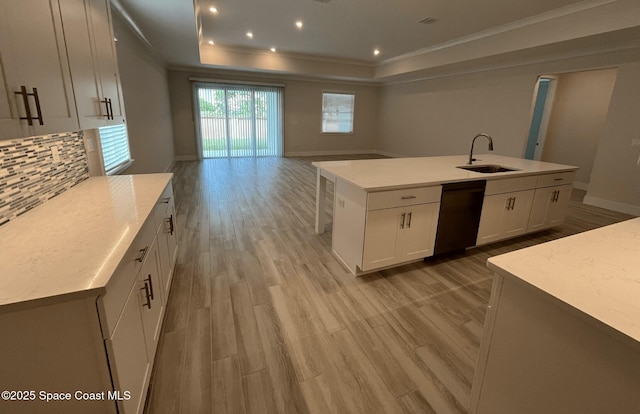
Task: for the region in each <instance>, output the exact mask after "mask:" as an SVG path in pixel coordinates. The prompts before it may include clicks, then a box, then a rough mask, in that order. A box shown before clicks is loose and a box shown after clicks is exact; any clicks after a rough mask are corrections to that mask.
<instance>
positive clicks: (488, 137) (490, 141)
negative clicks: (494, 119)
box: [467, 134, 493, 165]
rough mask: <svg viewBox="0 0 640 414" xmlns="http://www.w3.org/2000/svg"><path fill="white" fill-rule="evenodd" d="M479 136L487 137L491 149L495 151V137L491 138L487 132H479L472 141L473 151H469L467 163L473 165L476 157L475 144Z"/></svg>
mask: <svg viewBox="0 0 640 414" xmlns="http://www.w3.org/2000/svg"><path fill="white" fill-rule="evenodd" d="M478 137H485V138H487V139H488V140H489V151H493V139H491V137H490V136H489V135H487V134H478V135H476V136H475V137H473V141H471V152H469V162H468V163H467V164H469V165H471V163H472V162H473V161H475V160H476V159H475V158H473V144H475V143H476V138H478Z"/></svg>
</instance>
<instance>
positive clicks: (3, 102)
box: [0, 0, 80, 139]
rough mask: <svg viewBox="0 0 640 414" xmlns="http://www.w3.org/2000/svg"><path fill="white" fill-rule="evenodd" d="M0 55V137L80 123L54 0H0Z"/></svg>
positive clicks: (64, 128)
mask: <svg viewBox="0 0 640 414" xmlns="http://www.w3.org/2000/svg"><path fill="white" fill-rule="evenodd" d="M0 60H1V61H2V71H3V72H2V77H3V79H2V81H3V87H2V90H1V92H2V98H1V99H0V117H1V118H0V139H7V138H17V137H21V136H29V135H44V134H49V133H55V132H65V131H77V130H78V129H80V128H79V124H78V118H77V114H76V102H75V99H74V95H73V87H72V83H71V74H70V72H69V64H68V55H67V47H66V44H65V37H64V32H63V22H62V18H61V12H60V2H59V1H58V0H21V1H19V2H16V1H11V2H7V1H3V2H1V3H0ZM16 92H19V93H16ZM20 118H29V119H20Z"/></svg>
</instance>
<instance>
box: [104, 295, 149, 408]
mask: <svg viewBox="0 0 640 414" xmlns="http://www.w3.org/2000/svg"><path fill="white" fill-rule="evenodd" d="M138 296H139V295H138V290H137V289H132V290H131V292H130V295H129V297H128V299H127V301H126V303H125V306H124V310H123V311H122V315H121V316H120V320H119V322H118V325H117V327H116V329H115V331H114V332H113V335H112V336H111V338H109V339H107V340H106V341H105V345H106V349H107V354H108V355H109V364H110V365H111V367H112V377H113V378H112V381H113V388H114V390H118V391H121V392H124V391H129V393H130V395H129V397H130V398H129V399H128V400H126V399H125V400H123V401H118V402H117V404H118V410H119V411H120V412H122V413H141V412H142V409H143V408H144V401H145V395H146V390H147V386H148V384H149V377H150V375H151V367H152V364H151V362H150V361H149V357H148V356H147V346H146V343H145V331H144V326H143V322H142V317H141V313H140V310H141V309H140V302H139V300H138Z"/></svg>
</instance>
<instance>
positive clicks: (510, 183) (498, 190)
mask: <svg viewBox="0 0 640 414" xmlns="http://www.w3.org/2000/svg"><path fill="white" fill-rule="evenodd" d="M537 180H538V177H537V176H535V175H532V176H528V177H518V178H507V179H503V180H488V181H487V187H486V188H485V190H484V195H493V194H502V193H510V192H512V191H524V190H533V189H534V188H536V182H537Z"/></svg>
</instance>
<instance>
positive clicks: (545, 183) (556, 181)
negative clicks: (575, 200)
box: [536, 171, 576, 188]
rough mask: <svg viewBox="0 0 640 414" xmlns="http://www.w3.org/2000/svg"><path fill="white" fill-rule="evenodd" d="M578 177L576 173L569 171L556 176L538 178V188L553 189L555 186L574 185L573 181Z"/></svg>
mask: <svg viewBox="0 0 640 414" xmlns="http://www.w3.org/2000/svg"><path fill="white" fill-rule="evenodd" d="M575 176H576V172H575V171H568V172H562V173H555V174H545V175H539V176H538V182H537V183H536V188H542V187H552V186H554V185H563V184H571V183H573V179H574V178H575Z"/></svg>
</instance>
